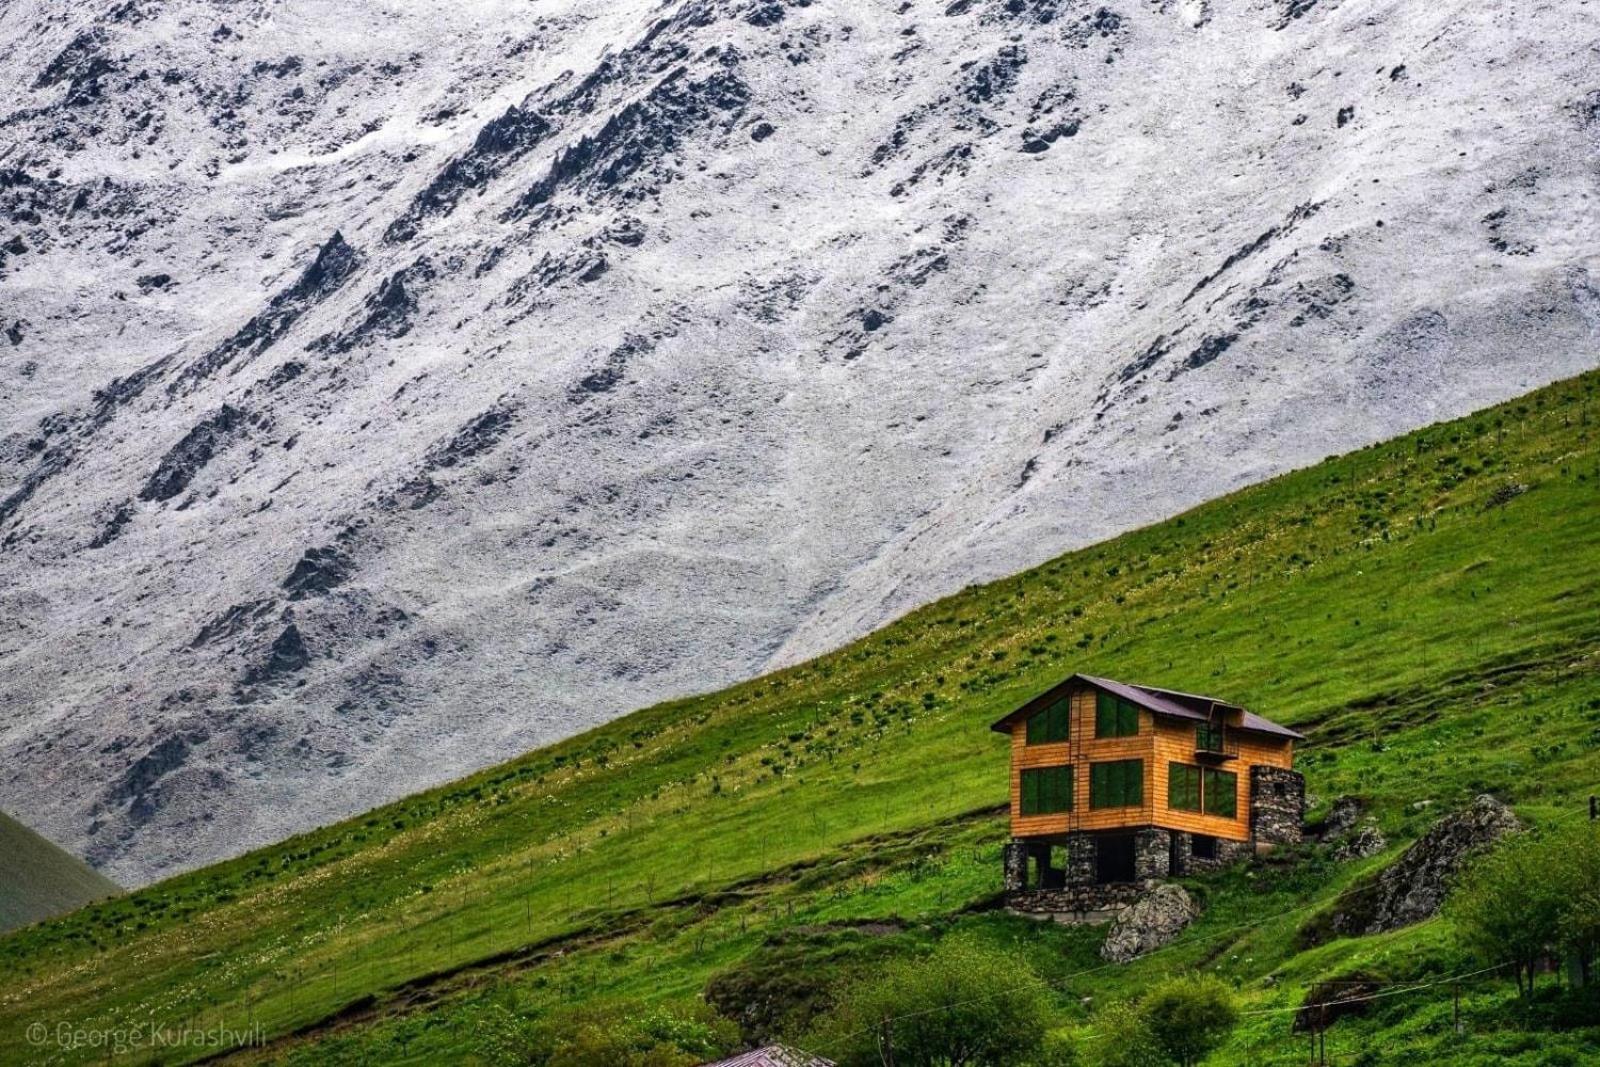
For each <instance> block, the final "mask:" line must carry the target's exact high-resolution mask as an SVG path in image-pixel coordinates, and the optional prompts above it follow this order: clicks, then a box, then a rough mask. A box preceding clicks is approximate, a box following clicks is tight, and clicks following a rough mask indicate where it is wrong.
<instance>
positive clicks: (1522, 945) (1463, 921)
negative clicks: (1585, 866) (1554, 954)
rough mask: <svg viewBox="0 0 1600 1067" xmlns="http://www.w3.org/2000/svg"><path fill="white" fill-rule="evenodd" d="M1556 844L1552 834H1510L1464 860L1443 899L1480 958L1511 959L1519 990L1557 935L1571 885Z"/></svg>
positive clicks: (1528, 988) (1526, 989)
mask: <svg viewBox="0 0 1600 1067" xmlns="http://www.w3.org/2000/svg"><path fill="white" fill-rule="evenodd" d="M1559 848H1560V843H1559V841H1558V839H1557V835H1547V836H1543V837H1541V836H1536V835H1533V834H1517V835H1514V836H1512V837H1509V838H1507V839H1506V840H1504V841H1502V842H1501V843H1500V844H1499V845H1498V846H1496V847H1495V848H1494V849H1493V850H1492V851H1489V852H1486V853H1484V854H1483V855H1481V856H1479V857H1477V858H1476V859H1475V860H1473V861H1472V862H1471V863H1470V864H1469V865H1468V866H1467V868H1466V869H1465V870H1464V871H1463V872H1462V874H1461V877H1460V878H1459V879H1458V880H1457V881H1456V884H1455V887H1454V888H1453V890H1452V891H1451V894H1450V898H1449V900H1447V901H1446V903H1445V914H1446V915H1447V916H1448V917H1449V918H1450V920H1451V922H1453V923H1454V924H1455V928H1456V933H1457V936H1459V937H1460V939H1461V941H1462V942H1463V943H1464V944H1465V945H1466V946H1467V948H1468V949H1469V950H1471V951H1473V952H1474V953H1476V954H1477V955H1478V956H1479V957H1480V958H1482V959H1485V960H1490V961H1501V960H1503V961H1506V962H1508V963H1510V964H1511V965H1512V966H1513V968H1514V969H1515V972H1516V980H1517V991H1518V992H1519V993H1522V994H1523V995H1524V996H1531V995H1532V994H1533V975H1534V967H1535V965H1536V964H1537V962H1538V961H1539V959H1540V957H1542V956H1544V955H1545V954H1546V953H1547V952H1549V951H1550V950H1551V949H1552V948H1554V947H1556V945H1557V944H1558V943H1559V942H1560V941H1561V938H1562V918H1563V916H1564V915H1565V914H1566V913H1567V910H1568V906H1569V903H1570V899H1571V892H1572V890H1573V888H1575V887H1574V886H1573V885H1572V884H1571V881H1572V868H1571V866H1570V865H1569V864H1568V863H1567V862H1565V861H1564V859H1563V857H1562V856H1561V855H1560V854H1559ZM1524 974H1526V975H1527V980H1526V982H1524V980H1523V975H1524Z"/></svg>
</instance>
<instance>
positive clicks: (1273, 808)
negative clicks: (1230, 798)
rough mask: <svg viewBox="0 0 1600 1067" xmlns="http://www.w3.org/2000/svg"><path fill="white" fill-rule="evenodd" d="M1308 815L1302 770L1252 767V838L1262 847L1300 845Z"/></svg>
mask: <svg viewBox="0 0 1600 1067" xmlns="http://www.w3.org/2000/svg"><path fill="white" fill-rule="evenodd" d="M1305 818H1306V779H1305V776H1304V775H1303V774H1301V773H1300V772H1299V771H1286V770H1284V769H1283V768H1281V767H1267V766H1262V765H1257V766H1255V767H1251V768H1250V840H1251V841H1252V842H1254V843H1255V845H1256V847H1257V848H1258V849H1259V848H1261V847H1262V846H1267V847H1268V848H1270V847H1271V846H1273V845H1297V844H1299V843H1300V838H1301V834H1302V832H1303V827H1304V824H1305Z"/></svg>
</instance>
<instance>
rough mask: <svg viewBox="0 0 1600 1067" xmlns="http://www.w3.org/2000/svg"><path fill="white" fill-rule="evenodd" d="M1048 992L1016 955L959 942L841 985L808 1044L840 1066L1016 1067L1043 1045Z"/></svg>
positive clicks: (956, 939) (953, 940) (947, 942)
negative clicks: (832, 1056) (833, 1006)
mask: <svg viewBox="0 0 1600 1067" xmlns="http://www.w3.org/2000/svg"><path fill="white" fill-rule="evenodd" d="M1048 1006H1049V990H1048V987H1047V986H1046V985H1045V984H1044V982H1043V981H1042V980H1041V979H1040V978H1039V977H1038V975H1036V974H1035V973H1034V972H1033V970H1032V968H1030V967H1029V966H1028V964H1027V962H1026V961H1025V960H1023V959H1021V958H1019V957H1018V956H1016V955H1014V954H1012V953H1009V952H1004V951H1001V950H998V949H994V948H989V947H986V946H983V945H980V944H979V943H977V942H976V941H973V940H969V939H967V938H962V937H952V938H948V939H946V940H945V941H944V942H943V943H941V944H940V945H939V946H938V947H937V948H936V949H935V950H934V951H933V953H932V955H930V956H927V957H919V958H916V959H901V960H895V961H892V962H890V963H888V964H887V965H885V966H884V967H883V968H882V970H881V971H879V972H878V973H876V974H873V975H869V976H866V977H864V978H861V979H859V980H857V981H856V982H854V983H852V984H850V985H849V986H847V987H846V988H845V989H844V991H843V992H842V993H841V994H840V996H839V1001H838V1006H837V1010H836V1011H835V1012H834V1014H833V1016H832V1017H831V1019H830V1020H829V1021H828V1023H827V1024H825V1026H824V1028H823V1029H822V1030H821V1031H819V1032H818V1033H816V1034H814V1035H812V1037H811V1038H810V1039H809V1040H808V1041H807V1044H808V1045H810V1046H811V1047H815V1048H822V1049H827V1050H829V1051H830V1053H835V1054H836V1055H837V1058H838V1060H839V1063H840V1064H841V1067H878V1065H880V1064H882V1063H884V1062H887V1060H886V1056H887V1055H889V1053H890V1050H891V1049H892V1055H893V1062H894V1064H895V1067H1016V1065H1021V1064H1025V1063H1028V1062H1030V1060H1032V1059H1033V1058H1034V1057H1035V1056H1037V1055H1038V1053H1039V1051H1040V1048H1041V1046H1042V1044H1043V1041H1044V1034H1045V1022H1046V1015H1047V1011H1048Z"/></svg>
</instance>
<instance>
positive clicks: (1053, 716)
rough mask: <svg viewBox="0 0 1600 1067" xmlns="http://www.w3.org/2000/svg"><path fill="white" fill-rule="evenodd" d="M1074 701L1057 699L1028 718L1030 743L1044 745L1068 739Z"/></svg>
mask: <svg viewBox="0 0 1600 1067" xmlns="http://www.w3.org/2000/svg"><path fill="white" fill-rule="evenodd" d="M1071 714H1072V702H1071V701H1070V700H1068V699H1066V698H1063V699H1061V700H1058V701H1056V702H1055V703H1054V704H1051V705H1050V706H1049V707H1048V708H1045V709H1044V710H1043V711H1041V712H1037V713H1035V714H1034V715H1033V716H1031V717H1030V718H1029V719H1028V744H1030V745H1043V744H1048V743H1049V742H1051V741H1065V740H1066V739H1067V730H1068V724H1069V723H1070V722H1071V719H1070V718H1069V716H1070V715H1071Z"/></svg>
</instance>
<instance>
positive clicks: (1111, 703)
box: [1094, 692, 1139, 737]
mask: <svg viewBox="0 0 1600 1067" xmlns="http://www.w3.org/2000/svg"><path fill="white" fill-rule="evenodd" d="M1138 732H1139V709H1138V707H1137V706H1135V705H1133V704H1131V703H1129V702H1128V701H1126V700H1123V699H1122V698H1121V697H1114V696H1112V695H1111V694H1110V693H1098V692H1097V693H1095V695H1094V735H1095V736H1096V737H1132V736H1133V735H1134V734H1136V733H1138Z"/></svg>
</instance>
